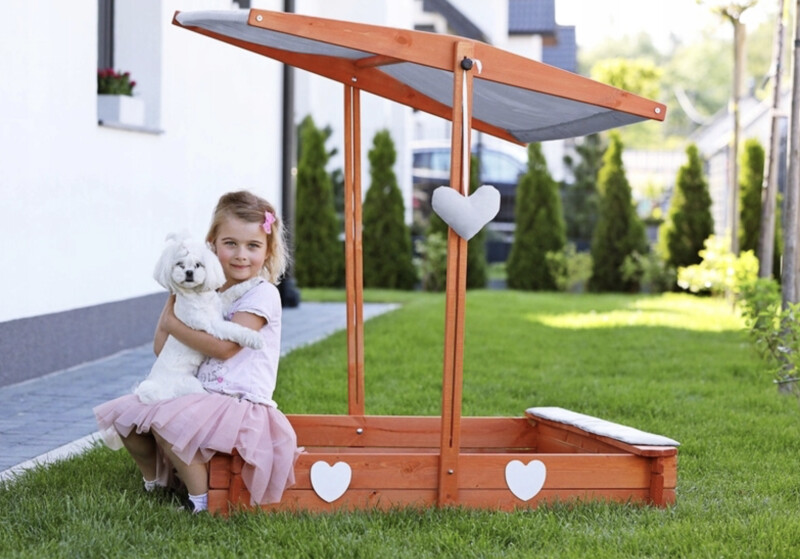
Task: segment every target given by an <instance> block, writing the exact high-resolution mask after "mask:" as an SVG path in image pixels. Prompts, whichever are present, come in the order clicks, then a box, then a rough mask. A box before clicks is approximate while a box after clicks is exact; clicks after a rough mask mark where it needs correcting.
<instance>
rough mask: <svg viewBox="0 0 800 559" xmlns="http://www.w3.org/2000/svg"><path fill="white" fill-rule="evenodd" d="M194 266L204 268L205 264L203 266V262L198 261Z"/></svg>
mask: <svg viewBox="0 0 800 559" xmlns="http://www.w3.org/2000/svg"><path fill="white" fill-rule="evenodd" d="M194 267H195V268H203V267H204V266H203V263H202V262H198V263H197V264H195V265H194Z"/></svg>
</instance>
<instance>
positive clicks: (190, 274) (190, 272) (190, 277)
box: [186, 270, 194, 281]
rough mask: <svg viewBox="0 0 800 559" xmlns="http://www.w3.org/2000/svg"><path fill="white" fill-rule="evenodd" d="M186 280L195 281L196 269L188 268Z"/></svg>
mask: <svg viewBox="0 0 800 559" xmlns="http://www.w3.org/2000/svg"><path fill="white" fill-rule="evenodd" d="M186 281H194V270H186Z"/></svg>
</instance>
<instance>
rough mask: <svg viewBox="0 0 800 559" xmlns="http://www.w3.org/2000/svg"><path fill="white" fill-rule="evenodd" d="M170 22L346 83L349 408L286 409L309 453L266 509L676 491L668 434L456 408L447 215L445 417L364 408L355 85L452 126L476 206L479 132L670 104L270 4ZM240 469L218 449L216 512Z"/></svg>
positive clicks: (665, 496)
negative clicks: (474, 146) (332, 411)
mask: <svg viewBox="0 0 800 559" xmlns="http://www.w3.org/2000/svg"><path fill="white" fill-rule="evenodd" d="M173 23H174V24H175V25H178V26H181V27H184V28H186V29H189V30H192V31H195V32H197V33H200V34H203V35H206V36H208V37H212V38H214V39H218V40H220V41H223V42H226V43H229V44H232V45H235V46H237V47H240V48H244V49H247V50H250V51H252V52H255V53H259V54H262V55H264V56H267V57H270V58H273V59H275V60H278V61H280V62H283V63H285V64H289V65H292V66H294V67H297V68H301V69H304V70H307V71H310V72H313V73H316V74H319V75H322V76H325V77H328V78H330V79H332V80H335V81H338V82H340V83H342V84H343V86H344V87H343V90H344V95H343V98H344V167H345V173H344V174H345V259H346V288H347V350H348V351H347V353H348V364H347V367H348V414H347V415H289V420H290V421H291V423H292V425H293V426H294V428H295V431H296V432H297V439H298V444H299V445H300V446H303V447H304V448H305V452H304V453H303V454H302V455H301V456H300V457H299V459H298V461H297V463H296V466H295V475H296V478H297V483H296V485H295V486H294V487H292V488H290V489H288V490H287V491H286V492H285V493H284V495H283V498H282V500H281V502H280V503H277V504H274V505H267V506H266V507H265V508H270V509H282V510H310V511H327V510H332V509H339V508H344V509H365V508H380V509H387V508H392V507H403V506H413V507H430V506H464V507H472V508H489V509H499V510H512V509H515V508H520V507H523V508H524V507H535V506H536V505H538V504H539V503H542V502H552V501H556V500H561V501H564V500H571V499H607V500H614V501H623V502H626V501H633V502H639V503H649V504H653V505H657V506H666V505H670V504H672V503H674V502H675V487H676V483H677V448H676V447H677V444H678V443H677V442H675V441H672V440H671V439H667V438H666V437H660V436H658V435H652V434H649V433H644V432H641V431H638V430H636V429H632V428H629V427H624V426H621V425H617V424H613V423H609V422H607V421H603V420H600V419H597V418H592V417H588V416H583V415H580V414H576V413H573V412H569V411H567V410H562V409H560V408H531V409H529V410H526V411H525V415H524V416H522V417H463V418H462V416H461V390H462V377H463V353H464V351H463V350H464V321H465V298H466V263H467V239H465V238H462V237H461V236H459V234H458V233H456V231H455V230H454V228H453V227H456V226H455V225H454V224H453V223H452V222H449V221H448V223H449V224H450V225H451V229H450V232H449V236H448V251H447V254H448V256H447V288H446V310H445V313H446V316H445V342H444V358H443V376H442V412H441V416H440V417H416V416H371V415H367V414H366V413H365V407H364V336H363V326H364V324H363V322H364V321H363V314H362V309H363V279H362V236H361V235H362V224H361V201H362V188H361V109H360V93H361V91H367V92H369V93H372V94H375V95H379V96H381V97H385V98H387V99H390V100H393V101H396V102H398V103H402V104H405V105H408V106H411V107H413V108H415V109H418V110H422V111H425V112H428V113H431V114H434V115H437V116H440V117H442V118H445V119H447V120H450V121H451V123H452V127H451V128H452V138H451V162H450V186H451V187H452V188H454V189H457V190H458V192H459V193H460V194H461V196H463V197H464V200H465V201H466V202H465V203H466V206H467V208H466V209H467V210H468V209H469V208H468V205H469V202H470V198H469V193H468V184H469V180H468V177H469V165H470V158H469V156H468V154H469V150H470V146H471V131H472V129H473V128H475V129H477V130H481V131H483V132H486V133H488V134H491V135H494V136H496V137H499V138H502V139H505V140H507V141H510V142H515V143H518V144H525V143H528V142H533V141H545V140H552V139H557V138H566V137H573V136H581V135H585V134H589V133H593V132H599V131H601V130H605V129H608V128H611V127H614V126H621V125H624V124H629V123H633V122H639V121H643V120H647V119H655V120H663V119H664V115H665V111H666V108H665V107H664V105H661V104H659V103H655V102H653V101H650V100H647V99H644V98H641V97H638V96H636V95H633V94H631V93H628V92H625V91H622V90H619V89H615V88H613V87H610V86H607V85H604V84H601V83H598V82H594V81H592V80H589V79H587V78H584V77H581V76H577V75H575V74H571V73H569V72H566V71H563V70H559V69H556V68H553V67H550V66H547V65H545V64H542V63H539V62H536V61H533V60H529V59H527V58H523V57H520V56H518V55H514V54H511V53H508V52H505V51H503V50H501V49H498V48H495V47H492V46H490V45H487V44H485V43H481V42H477V41H472V40H469V39H464V38H461V37H455V36H450V35H438V34H433V33H424V32H419V31H410V30H405V29H394V28H388V27H378V26H374V25H364V24H357V23H351V22H343V21H334V20H328V19H322V18H314V17H309V16H300V15H294V14H284V13H279V12H269V11H264V10H249V11H242V12H231V11H226V12H193V13H180V12H179V13H176V14H175V18H174V20H173ZM473 109H474V114H473ZM489 219H491V218H489ZM456 228H457V227H456ZM241 465H242V461H241V458H240V457H239V456H238V455H233V456H227V455H217V456H215V457H214V458H213V459H212V460H211V464H210V468H209V486H210V491H209V509H210V510H211V511H212V512H214V513H221V514H227V513H228V512H229V511H230V509H231V507H233V508H236V507H246V506H249V500H250V496H249V494H248V492H247V490H246V488H245V486H244V482H243V480H242V477H241Z"/></svg>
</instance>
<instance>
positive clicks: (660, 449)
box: [526, 412, 678, 456]
mask: <svg viewBox="0 0 800 559" xmlns="http://www.w3.org/2000/svg"><path fill="white" fill-rule="evenodd" d="M526 415H528V419H529V420H530V421H531V424H533V425H537V426H538V425H546V426H549V427H554V428H555V429H557V430H559V431H569V432H570V433H577V434H579V435H581V436H584V437H588V438H591V439H595V440H598V441H602V442H604V443H606V444H609V445H611V446H614V447H616V448H620V449H622V450H624V451H625V452H630V453H632V454H637V455H640V456H672V455H674V454H677V453H678V449H677V447H674V446H636V445H631V444H628V443H624V442H622V441H618V440H616V439H612V438H611V437H604V436H602V435H596V434H594V433H589V432H588V431H584V430H583V429H581V428H580V427H576V426H574V425H568V424H566V423H559V422H557V421H550V420H548V419H543V418H541V417H536V416H534V415H529V414H527V412H526ZM540 432H541V429H540Z"/></svg>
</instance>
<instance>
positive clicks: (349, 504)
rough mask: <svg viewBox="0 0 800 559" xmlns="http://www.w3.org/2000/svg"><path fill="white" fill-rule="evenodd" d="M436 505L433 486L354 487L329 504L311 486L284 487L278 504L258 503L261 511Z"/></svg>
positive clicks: (422, 506) (326, 510) (385, 508)
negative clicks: (410, 487) (403, 487)
mask: <svg viewBox="0 0 800 559" xmlns="http://www.w3.org/2000/svg"><path fill="white" fill-rule="evenodd" d="M435 505H436V490H434V489H354V490H350V491H347V492H346V493H345V494H344V495H342V496H341V497H339V498H338V499H337V500H335V501H333V502H332V503H328V502H326V501H323V500H322V499H321V498H320V497H319V496H318V495H317V494H316V493H314V491H313V490H311V489H296V488H292V489H288V490H286V491H285V492H284V494H283V498H282V499H281V502H280V503H276V504H273V505H262V506H261V508H262V509H264V510H289V511H315V512H332V511H337V510H368V509H377V510H389V509H393V508H396V507H412V508H430V507H432V506H435Z"/></svg>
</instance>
